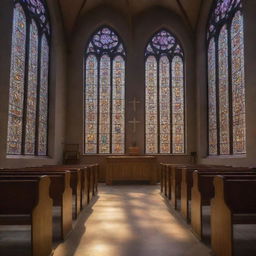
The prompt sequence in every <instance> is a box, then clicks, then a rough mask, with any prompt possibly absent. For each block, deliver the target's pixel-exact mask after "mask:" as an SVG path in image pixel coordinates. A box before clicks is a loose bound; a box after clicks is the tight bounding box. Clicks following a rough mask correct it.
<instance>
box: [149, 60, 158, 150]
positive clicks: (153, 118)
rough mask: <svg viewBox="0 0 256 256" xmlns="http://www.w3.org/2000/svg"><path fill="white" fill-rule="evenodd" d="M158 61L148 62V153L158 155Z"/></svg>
mask: <svg viewBox="0 0 256 256" xmlns="http://www.w3.org/2000/svg"><path fill="white" fill-rule="evenodd" d="M157 103H158V102H157V61H156V58H155V57H154V56H149V57H148V58H147V60H146V153H147V154H156V153H158V108H157Z"/></svg>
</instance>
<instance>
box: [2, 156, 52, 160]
mask: <svg viewBox="0 0 256 256" xmlns="http://www.w3.org/2000/svg"><path fill="white" fill-rule="evenodd" d="M6 159H29V160H41V159H51V157H49V156H24V155H7V156H6Z"/></svg>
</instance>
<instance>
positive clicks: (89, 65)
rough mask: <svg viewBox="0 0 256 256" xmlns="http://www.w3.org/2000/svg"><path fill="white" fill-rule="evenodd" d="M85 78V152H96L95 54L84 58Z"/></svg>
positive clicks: (96, 81)
mask: <svg viewBox="0 0 256 256" xmlns="http://www.w3.org/2000/svg"><path fill="white" fill-rule="evenodd" d="M85 67H86V70H85V72H86V78H85V153H90V154H92V153H97V143H98V139H97V134H98V129H97V127H98V118H97V115H98V61H97V58H96V56H94V55H89V56H88V57H87V59H86V64H85Z"/></svg>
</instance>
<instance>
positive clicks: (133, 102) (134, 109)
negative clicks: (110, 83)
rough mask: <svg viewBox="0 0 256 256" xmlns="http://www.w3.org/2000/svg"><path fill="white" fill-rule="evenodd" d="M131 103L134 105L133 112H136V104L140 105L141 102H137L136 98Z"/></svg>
mask: <svg viewBox="0 0 256 256" xmlns="http://www.w3.org/2000/svg"><path fill="white" fill-rule="evenodd" d="M129 103H130V104H132V105H133V111H134V112H136V104H140V101H139V100H136V97H134V98H133V100H131V101H129Z"/></svg>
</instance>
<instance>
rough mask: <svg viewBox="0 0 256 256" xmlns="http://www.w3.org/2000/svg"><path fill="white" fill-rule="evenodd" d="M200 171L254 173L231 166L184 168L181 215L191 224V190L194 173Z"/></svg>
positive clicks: (249, 169) (243, 168)
mask: <svg viewBox="0 0 256 256" xmlns="http://www.w3.org/2000/svg"><path fill="white" fill-rule="evenodd" d="M195 170H199V171H208V172H210V171H222V170H223V171H226V172H227V171H231V172H234V171H252V170H253V169H251V168H247V167H229V166H207V167H202V166H198V167H186V168H182V174H181V215H182V216H183V217H184V218H185V219H186V220H187V222H190V213H189V202H190V200H191V190H192V186H193V172H194V171H195Z"/></svg>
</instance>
